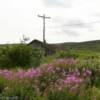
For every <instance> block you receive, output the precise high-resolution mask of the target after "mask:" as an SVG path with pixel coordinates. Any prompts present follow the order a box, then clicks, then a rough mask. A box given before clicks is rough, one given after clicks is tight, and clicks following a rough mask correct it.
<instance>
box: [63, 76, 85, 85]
mask: <svg viewBox="0 0 100 100" xmlns="http://www.w3.org/2000/svg"><path fill="white" fill-rule="evenodd" d="M82 81H83V79H81V78H78V77H76V76H74V75H71V76H70V75H69V76H67V77H66V78H65V80H64V83H65V84H71V83H72V84H73V83H76V84H80V83H82Z"/></svg>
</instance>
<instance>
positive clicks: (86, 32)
mask: <svg viewBox="0 0 100 100" xmlns="http://www.w3.org/2000/svg"><path fill="white" fill-rule="evenodd" d="M38 14H40V15H43V14H46V16H50V17H51V19H47V20H46V40H47V42H48V43H59V42H74V41H75V42H80V41H88V40H96V39H100V0H0V43H17V42H20V40H21V39H22V36H23V34H24V35H25V36H26V37H29V38H30V41H31V40H33V39H39V40H41V41H42V27H43V20H42V19H41V18H39V17H37V15H38Z"/></svg>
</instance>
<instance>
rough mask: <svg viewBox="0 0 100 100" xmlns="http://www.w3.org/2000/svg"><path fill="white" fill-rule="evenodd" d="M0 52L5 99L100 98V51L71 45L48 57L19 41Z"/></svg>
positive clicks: (0, 83) (0, 87)
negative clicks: (70, 47) (71, 47)
mask: <svg viewBox="0 0 100 100" xmlns="http://www.w3.org/2000/svg"><path fill="white" fill-rule="evenodd" d="M0 54H1V57H0V66H1V69H0V99H1V100H10V99H13V100H100V53H99V52H96V51H94V50H93V51H92V50H90V49H87V50H85V49H81V50H78V49H68V48H67V49H65V50H63V51H62V50H61V51H57V52H56V53H55V54H54V55H51V56H50V55H49V56H47V57H44V56H43V54H42V52H41V50H40V49H34V50H33V49H32V48H31V47H30V46H26V45H20V46H19V45H15V46H13V47H12V46H11V47H6V48H5V47H4V48H2V49H0ZM16 59H17V60H16ZM12 62H13V63H12ZM12 66H13V67H12ZM29 66H30V67H29Z"/></svg>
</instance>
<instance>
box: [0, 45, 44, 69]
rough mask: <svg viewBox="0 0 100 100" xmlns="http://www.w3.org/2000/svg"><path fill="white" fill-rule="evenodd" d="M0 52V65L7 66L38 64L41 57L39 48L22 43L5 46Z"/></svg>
mask: <svg viewBox="0 0 100 100" xmlns="http://www.w3.org/2000/svg"><path fill="white" fill-rule="evenodd" d="M0 53H1V56H0V66H2V67H7V68H9V67H16V66H21V67H25V66H38V65H39V64H40V62H41V57H42V52H41V51H40V49H33V48H32V47H31V46H28V45H24V44H19V45H13V46H7V47H5V48H4V49H2V50H1V52H0Z"/></svg>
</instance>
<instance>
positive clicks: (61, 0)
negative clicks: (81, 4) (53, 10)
mask: <svg viewBox="0 0 100 100" xmlns="http://www.w3.org/2000/svg"><path fill="white" fill-rule="evenodd" d="M70 1H71V0H44V4H45V5H46V6H49V7H70Z"/></svg>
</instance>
